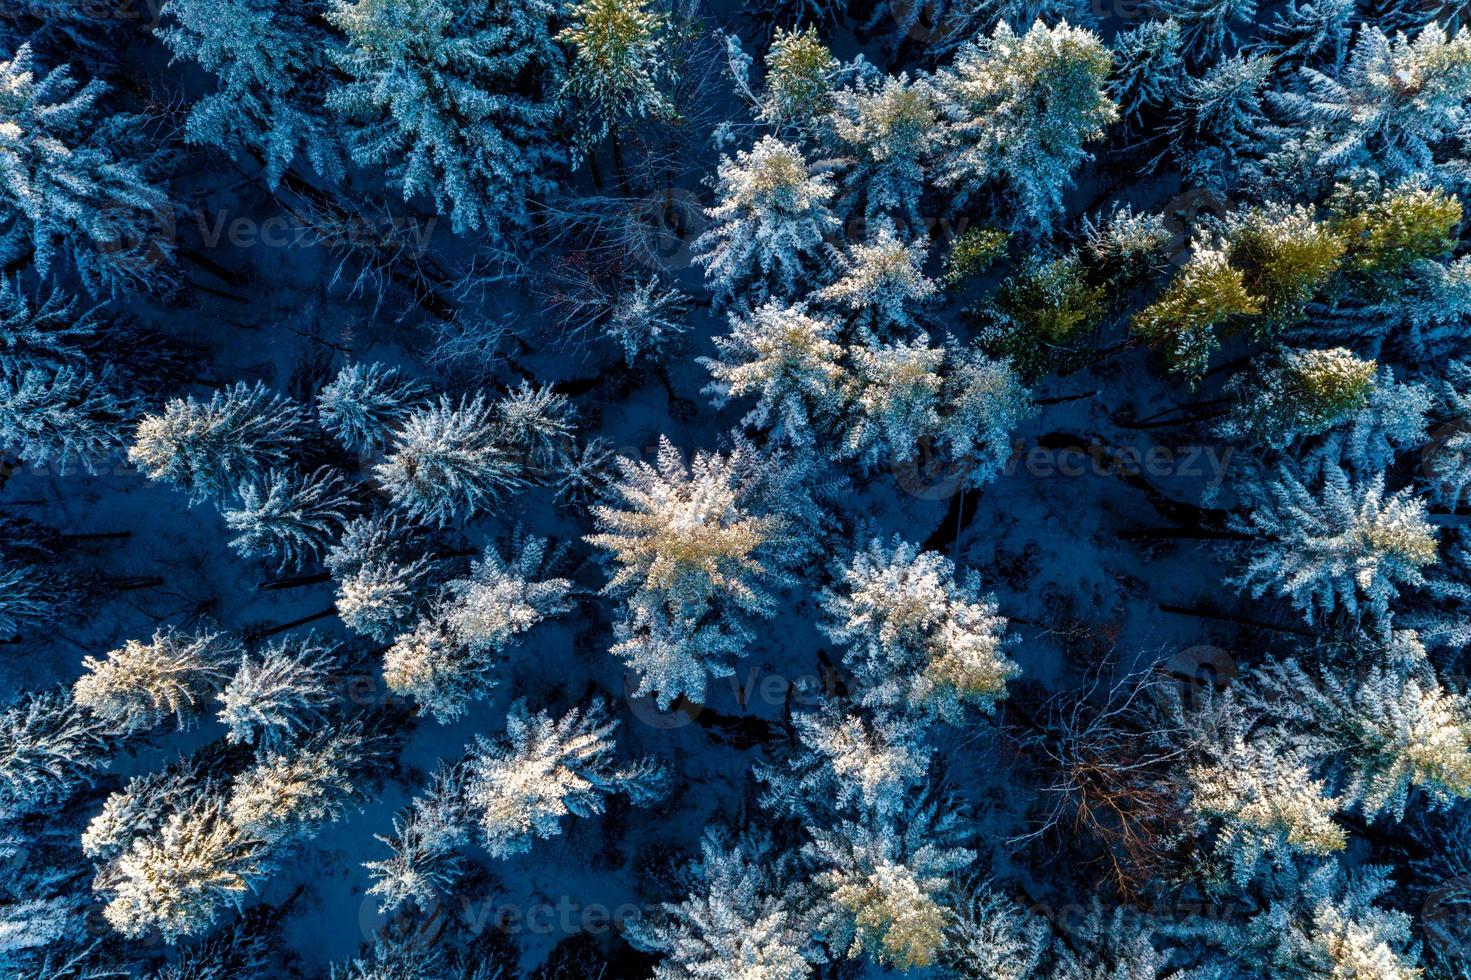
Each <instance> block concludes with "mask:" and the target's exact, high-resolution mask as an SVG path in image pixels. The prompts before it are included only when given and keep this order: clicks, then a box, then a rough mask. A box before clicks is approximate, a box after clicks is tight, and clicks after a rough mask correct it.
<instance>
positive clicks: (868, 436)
mask: <svg viewBox="0 0 1471 980" xmlns="http://www.w3.org/2000/svg"><path fill="white" fill-rule="evenodd" d="M849 358H850V359H851V361H852V363H853V368H852V370H853V375H852V377H851V378H850V379H849V382H848V389H849V390H848V392H847V400H848V401H849V402H850V403H851V404H852V405H853V408H852V409H851V410H850V411H849V414H848V419H847V421H848V431H847V432H846V433H845V434H844V437H843V446H842V449H843V452H844V453H845V454H846V455H849V456H854V457H857V459H858V461H859V463H860V464H861V465H862V466H864V467H865V468H872V467H875V466H880V465H883V464H885V463H889V464H892V465H898V464H902V463H905V462H908V461H909V460H911V459H914V458H915V456H916V455H917V454H918V452H919V445H920V440H922V439H924V438H925V437H927V436H931V437H932V436H934V435H935V434H936V433H937V432H939V430H940V404H941V391H942V388H943V380H942V378H941V375H940V367H941V365H942V364H944V363H945V348H943V347H931V346H930V338H929V336H928V335H927V334H920V335H919V337H918V338H917V339H915V340H914V341H912V342H910V341H900V342H898V343H892V344H881V345H878V346H874V347H869V346H854V347H852V348H850V350H849Z"/></svg>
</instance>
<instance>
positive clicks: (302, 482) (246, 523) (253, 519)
mask: <svg viewBox="0 0 1471 980" xmlns="http://www.w3.org/2000/svg"><path fill="white" fill-rule="evenodd" d="M239 492H240V501H239V504H238V506H234V507H230V508H228V509H227V510H226V511H225V512H224V513H225V526H226V527H228V528H229V529H230V530H231V531H236V532H238V535H237V536H236V537H235V538H234V539H233V540H231V542H230V547H231V548H233V549H234V550H235V551H236V552H237V553H238V554H240V555H242V556H250V555H263V556H264V557H266V558H267V559H269V560H270V561H271V562H272V563H273V564H274V565H275V567H276V568H277V569H278V570H285V569H300V568H302V567H303V566H305V565H309V564H311V563H312V562H315V561H318V560H319V559H321V557H322V556H323V555H325V554H326V553H327V549H328V548H330V547H331V546H332V542H333V541H335V540H337V538H338V536H339V535H341V533H342V530H343V528H344V527H346V526H347V521H348V516H349V514H350V513H351V512H352V510H353V509H354V504H353V501H352V498H351V497H350V496H349V492H348V484H347V481H346V480H345V479H344V478H343V476H342V474H341V473H339V472H338V471H337V470H334V469H331V468H330V467H326V466H323V467H321V468H320V469H318V470H316V471H315V472H313V473H294V472H289V471H286V470H278V469H272V470H269V471H267V472H266V473H265V474H264V475H263V476H259V477H253V478H247V479H245V480H243V481H242V482H241V484H240V490H239Z"/></svg>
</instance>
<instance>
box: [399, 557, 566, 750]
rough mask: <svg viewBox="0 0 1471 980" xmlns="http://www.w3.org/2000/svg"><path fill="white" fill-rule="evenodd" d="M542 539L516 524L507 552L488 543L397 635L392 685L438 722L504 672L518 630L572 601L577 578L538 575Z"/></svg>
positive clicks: (464, 706)
mask: <svg viewBox="0 0 1471 980" xmlns="http://www.w3.org/2000/svg"><path fill="white" fill-rule="evenodd" d="M546 546H547V542H546V539H545V538H536V537H530V536H527V535H524V534H521V533H520V532H519V531H518V532H517V534H516V535H515V537H513V538H512V540H511V542H510V546H509V548H508V549H507V551H508V555H506V556H503V555H502V554H501V552H500V551H499V550H497V549H496V548H495V547H493V546H492V547H490V548H487V549H486V551H485V556H484V558H483V559H482V560H480V561H477V562H475V563H474V566H473V568H472V570H471V573H470V576H469V578H463V579H455V580H453V581H450V582H447V583H445V585H444V588H443V589H442V590H441V592H440V595H439V598H438V600H437V601H436V604H435V607H434V609H433V610H432V611H431V612H430V613H429V615H428V617H427V619H426V621H424V622H422V623H420V624H419V625H418V626H417V627H415V629H413V630H412V631H411V632H409V633H407V634H404V635H402V636H400V637H399V638H398V639H397V641H396V642H395V643H394V645H393V646H392V647H391V648H390V649H389V650H388V652H387V653H386V654H385V655H384V658H383V677H384V680H385V681H386V682H387V684H388V686H389V688H390V689H392V690H393V691H395V692H396V693H398V694H403V695H407V696H411V697H413V698H414V699H415V700H416V701H417V702H418V703H419V705H420V706H421V707H422V709H423V710H425V711H427V712H428V713H429V714H431V715H433V716H434V717H435V718H437V719H439V720H440V721H450V720H453V719H455V718H458V717H460V716H462V715H463V714H464V713H465V712H466V710H467V709H468V707H469V704H470V702H472V701H474V700H476V699H477V698H482V697H484V696H485V695H486V694H488V693H489V692H490V690H491V688H493V687H494V686H495V684H496V682H497V681H498V680H499V679H500V678H499V675H500V672H501V669H502V666H503V664H504V661H505V655H506V653H507V652H508V650H509V649H510V648H511V647H512V646H513V645H514V644H515V643H517V642H518V641H519V638H520V636H521V634H523V633H525V632H526V631H527V630H529V629H531V628H532V627H533V626H535V625H536V624H537V623H539V622H541V621H542V620H543V619H546V618H548V617H550V616H556V615H559V614H561V613H564V612H567V611H568V610H570V609H571V608H572V606H571V603H570V602H568V595H569V593H570V592H571V591H572V583H571V582H570V581H568V580H567V579H561V578H547V579H542V578H539V576H540V575H541V573H542V572H543V570H544V567H545V566H546V565H547V564H549V561H548V558H547V553H546Z"/></svg>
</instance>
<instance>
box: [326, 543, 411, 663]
mask: <svg viewBox="0 0 1471 980" xmlns="http://www.w3.org/2000/svg"><path fill="white" fill-rule="evenodd" d="M411 532H412V527H411V526H410V525H405V524H401V523H400V521H399V518H398V515H396V514H374V515H371V516H368V517H357V518H354V519H352V520H351V521H349V522H348V523H347V527H346V528H345V529H344V530H343V532H342V538H341V540H339V541H338V542H337V543H336V544H335V545H334V546H333V547H332V549H331V550H330V551H328V552H327V557H326V559H325V564H326V566H327V570H328V571H329V572H330V573H331V575H332V580H333V581H334V582H336V583H337V615H338V617H340V618H341V619H342V622H343V623H344V624H345V625H346V626H347V628H348V629H350V630H352V631H353V632H355V633H361V634H363V635H365V636H371V637H372V638H373V639H375V640H385V639H387V638H388V637H390V636H392V635H393V634H394V632H395V631H396V630H397V629H398V628H399V627H400V626H402V625H404V624H405V623H407V622H408V620H409V619H410V618H412V616H413V612H414V609H415V608H416V607H417V606H418V605H419V596H420V594H421V593H422V592H423V591H425V590H424V588H423V587H424V584H425V582H426V581H427V579H428V578H429V575H430V572H431V569H432V567H433V563H432V562H431V561H430V559H429V558H428V557H426V556H424V555H423V554H420V553H418V552H417V550H416V545H415V543H414V542H411V541H410V540H409V539H410V535H411ZM417 547H418V548H422V544H419V545H418V546H417Z"/></svg>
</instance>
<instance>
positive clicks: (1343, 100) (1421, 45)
mask: <svg viewBox="0 0 1471 980" xmlns="http://www.w3.org/2000/svg"><path fill="white" fill-rule="evenodd" d="M1301 77H1302V89H1301V90H1300V91H1291V90H1289V91H1281V92H1274V93H1273V94H1272V95H1271V96H1270V98H1271V100H1272V102H1273V103H1274V104H1275V105H1277V106H1278V107H1279V108H1281V109H1282V110H1283V111H1284V112H1286V113H1289V114H1291V115H1292V116H1294V117H1295V118H1296V119H1297V120H1298V121H1299V122H1301V124H1302V125H1304V126H1306V127H1313V128H1319V129H1322V130H1323V131H1324V132H1325V134H1326V136H1327V138H1328V139H1327V142H1326V144H1325V145H1324V148H1323V151H1322V154H1321V161H1320V162H1321V163H1322V164H1324V165H1327V166H1332V167H1336V168H1339V169H1340V170H1343V169H1346V168H1349V167H1355V166H1359V167H1365V168H1367V169H1369V170H1371V171H1374V172H1377V173H1379V174H1380V175H1381V176H1383V177H1386V178H1391V179H1395V178H1405V177H1411V176H1423V177H1430V178H1439V179H1440V180H1452V181H1454V180H1457V179H1458V177H1457V175H1458V171H1457V169H1456V167H1448V166H1446V164H1447V163H1448V162H1450V161H1448V160H1447V158H1446V154H1445V153H1444V151H1441V152H1437V151H1438V150H1440V147H1441V145H1442V144H1443V143H1445V142H1446V141H1447V140H1449V139H1450V138H1451V137H1453V136H1454V135H1455V134H1456V133H1457V132H1459V131H1460V129H1461V128H1462V127H1463V126H1464V125H1465V124H1466V121H1467V120H1468V119H1471V115H1468V109H1467V103H1468V100H1471V34H1468V33H1466V32H1465V31H1462V32H1460V33H1458V34H1456V35H1455V36H1454V37H1452V36H1450V35H1448V34H1447V32H1446V30H1445V28H1443V27H1441V26H1440V25H1439V24H1434V23H1432V24H1429V25H1427V26H1426V27H1425V28H1424V29H1423V30H1421V31H1420V33H1419V34H1417V35H1416V36H1415V37H1414V39H1413V40H1412V39H1411V38H1409V37H1407V36H1405V35H1403V34H1398V35H1396V36H1394V37H1392V38H1391V37H1390V36H1388V35H1386V34H1385V33H1384V32H1383V31H1382V30H1380V29H1379V28H1378V27H1375V26H1373V25H1371V24H1365V25H1363V26H1361V27H1360V28H1359V33H1358V36H1357V37H1356V38H1355V39H1354V45H1353V51H1352V52H1351V53H1350V55H1349V59H1348V63H1347V64H1346V65H1344V67H1343V69H1342V70H1341V71H1340V72H1338V74H1337V75H1336V76H1333V75H1328V74H1325V73H1323V72H1320V71H1318V70H1316V69H1314V68H1309V67H1304V68H1302V69H1301Z"/></svg>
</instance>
